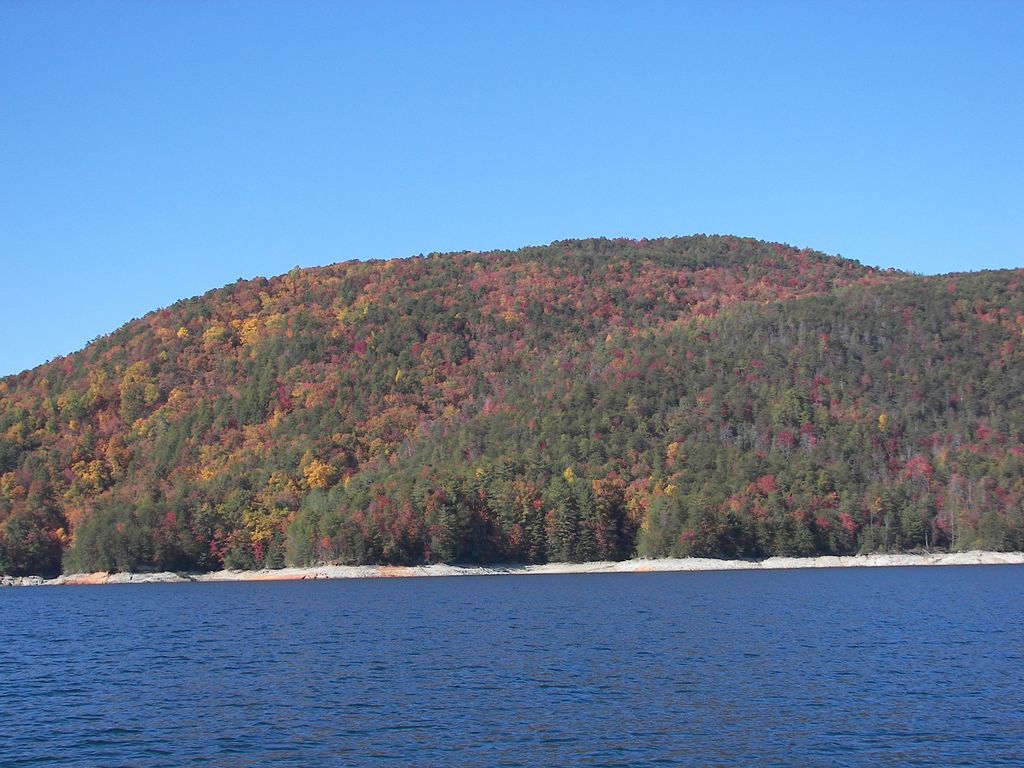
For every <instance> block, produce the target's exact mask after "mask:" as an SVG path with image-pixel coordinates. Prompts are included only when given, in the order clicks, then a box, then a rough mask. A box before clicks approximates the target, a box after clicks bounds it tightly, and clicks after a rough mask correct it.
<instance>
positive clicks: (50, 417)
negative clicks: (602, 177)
mask: <svg viewBox="0 0 1024 768" xmlns="http://www.w3.org/2000/svg"><path fill="white" fill-rule="evenodd" d="M1022 280H1024V272H1022V271H1019V270H1018V271H1012V272H1011V271H1007V272H991V273H977V274H967V275H956V276H947V277H935V278H923V277H915V276H910V275H905V274H902V273H897V272H891V271H890V272H879V271H877V270H872V269H868V268H865V267H862V266H860V265H859V264H857V263H855V262H849V261H845V260H842V259H838V258H833V257H828V256H825V255H823V254H820V253H816V252H812V251H797V250H794V249H791V248H788V247H784V246H780V245H772V244H766V243H761V242H757V241H753V240H745V239H738V238H730V237H703V236H699V237H686V238H672V239H662V240H651V241H640V242H634V241H608V240H584V241H566V242H559V243H554V244H552V245H551V246H548V247H543V248H525V249H522V250H519V251H515V252H505V251H503V252H493V253H479V254H478V253H458V254H447V255H431V256H429V257H426V258H422V257H421V258H411V259H403V260H396V261H387V262H348V263H343V264H337V265H334V266H331V267H324V268H318V269H308V270H293V271H292V272H290V273H288V274H287V275H282V276H280V277H276V278H273V279H271V280H262V279H259V280H252V281H240V282H238V283H236V284H234V285H230V286H227V287H225V288H222V289H219V290H216V291H211V292H210V293H208V294H206V295H205V296H202V297H200V298H196V299H190V300H187V301H182V302H179V303H178V304H175V305H174V306H172V307H170V308H167V309H164V310H160V311H158V312H154V313H151V314H150V315H147V316H146V317H144V318H142V319H140V320H136V321H133V322H131V323H129V324H127V325H126V326H124V327H123V328H121V329H120V330H118V331H116V332H115V333H113V334H111V335H110V336H107V337H104V338H102V339H99V340H97V341H96V342H94V343H92V344H90V345H89V346H88V347H87V348H86V349H84V350H83V351H81V352H79V353H77V354H74V355H71V356H69V357H67V358H63V359H59V360H55V361H53V362H51V363H49V364H47V365H44V366H41V367H39V368H37V369H35V370H32V371H28V372H25V373H23V374H21V375H19V376H14V377H8V378H6V379H3V380H2V381H0V397H2V399H0V572H6V573H13V574H26V573H53V572H56V571H59V570H61V568H64V569H72V570H80V569H90V570H91V569H105V570H111V569H118V570H139V569H146V568H160V569H173V570H185V569H190V570H191V569H195V570H204V569H212V568H220V567H224V566H228V567H254V566H262V565H267V566H276V565H282V564H284V563H285V562H286V561H287V562H292V563H296V564H307V563H312V562H321V561H334V562H345V563H419V562H430V561H438V560H441V561H447V562H494V561H530V562H537V561H544V560H586V559H598V558H612V559H615V558H625V557H628V556H631V555H633V554H636V553H638V552H639V553H640V554H642V555H684V554H699V555H711V556H721V557H758V556H764V555H769V554H813V553H828V552H831V553H849V552H855V551H863V550H880V549H885V550H895V549H910V548H916V547H936V548H963V547H977V546H981V547H986V548H991V549H1006V548H1021V547H1022V546H1024V519H1022V518H1024V402H1022V397H1024V366H1022V365H1021V363H1022V349H1024V337H1022V332H1024V291H1022V289H1021V286H1022Z"/></svg>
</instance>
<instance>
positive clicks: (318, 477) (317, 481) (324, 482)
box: [302, 459, 335, 489]
mask: <svg viewBox="0 0 1024 768" xmlns="http://www.w3.org/2000/svg"><path fill="white" fill-rule="evenodd" d="M302 474H303V477H305V478H306V485H307V486H308V487H309V488H311V489H314V488H327V487H329V486H330V485H331V484H332V483H333V482H334V477H335V473H334V467H332V466H331V465H330V464H327V463H326V462H323V461H320V460H319V459H313V460H312V461H311V462H309V464H308V465H306V469H305V470H304V471H303V473H302Z"/></svg>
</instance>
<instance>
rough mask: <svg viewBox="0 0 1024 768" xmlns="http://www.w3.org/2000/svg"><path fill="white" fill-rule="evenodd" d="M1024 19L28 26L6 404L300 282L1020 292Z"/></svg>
mask: <svg viewBox="0 0 1024 768" xmlns="http://www.w3.org/2000/svg"><path fill="white" fill-rule="evenodd" d="M1022 41H1024V3H1022V2H1018V1H1016V0H1015V1H1013V2H988V3H985V2H953V3H948V2H947V3H943V2H936V1H929V2H899V1H896V0H894V1H892V2H888V1H887V2H867V1H860V0H858V1H856V2H854V1H853V0H851V1H850V2H801V3H785V2H774V1H773V2H767V1H765V2H758V1H755V0H750V1H748V2H728V1H723V0H715V1H714V2H698V1H697V0H687V1H686V2H666V3H659V2H632V1H629V2H627V0H621V2H614V3H604V2H598V1H597V0H588V1H587V2H578V3H574V2H564V1H563V0H560V1H559V2H489V1H488V2H485V1H481V2H433V1H432V2H427V1H426V0H418V1H417V2H381V1H380V0H373V1H372V2H370V1H369V0H368V1H367V2H361V3H356V2H343V1H342V0H332V1H331V2H314V1H312V0H303V1H302V2H292V1H291V0H287V1H282V2H270V1H269V0H246V1H245V2H232V1H231V0H216V2H209V1H208V0H197V1H195V2H188V1H186V0H177V1H175V2H171V1H170V0H167V1H165V2H135V1H127V0H126V1H125V2H104V1H103V0H91V1H90V2H71V1H70V0H65V1H61V2H56V1H52V2H48V1H47V0H5V1H4V2H0V266H2V274H3V287H4V290H3V299H2V301H0V323H2V326H3V334H2V336H0V374H7V373H14V372H17V371H19V370H21V369H23V368H27V367H31V366H34V365H37V364H39V363H42V362H44V361H45V360H47V359H49V358H51V357H54V356H57V355H61V354H66V353H69V352H72V351H75V350H77V349H80V348H81V347H82V346H84V344H85V343H86V342H87V341H89V340H90V339H92V338H94V337H96V336H98V335H101V334H105V333H108V332H110V331H112V330H114V329H115V328H117V327H118V326H120V325H122V324H123V323H125V322H127V321H128V320H130V319H132V318H134V317H138V316H141V315H143V314H145V313H146V312H148V311H150V310H152V309H156V308H158V307H162V306H166V305H168V304H171V303H173V302H174V301H176V300H177V299H179V298H185V297H188V296H193V295H196V294H199V293H203V292H205V291H206V290H208V289H210V288H215V287H219V286H221V285H224V284H226V283H229V282H233V281H234V280H235V279H237V278H239V277H245V278H248V277H253V276H256V275H264V276H270V275H274V274H279V273H281V272H285V271H287V270H288V269H290V268H291V267H293V266H296V265H300V266H311V265H317V264H327V263H332V262H336V261H342V260H347V259H354V258H358V259H363V258H391V257H396V256H408V255H411V254H417V253H428V252H431V251H449V250H463V249H471V250H482V249H492V248H516V247H519V246H523V245H537V244H545V243H548V242H551V241H552V240H557V239H562V238H568V237H587V236H602V235H603V236H608V237H615V236H628V237H658V236H665V235H683V234H692V233H697V232H705V233H723V234H724V233H729V234H737V235H748V236H752V237H757V238H761V239H765V240H773V241H780V242H786V243H790V244H792V245H797V246H809V247H813V248H817V249H820V250H823V251H826V252H829V253H839V254H842V255H844V256H847V257H850V258H855V259H858V260H860V261H862V262H864V263H866V264H873V265H881V266H893V267H897V268H901V269H908V270H913V271H916V272H922V273H937V272H947V271H954V270H971V269H981V268H1000V267H1016V266H1024V253H1022V248H1021V243H1022V237H1021V229H1022V225H1024V192H1022V187H1024V42H1022Z"/></svg>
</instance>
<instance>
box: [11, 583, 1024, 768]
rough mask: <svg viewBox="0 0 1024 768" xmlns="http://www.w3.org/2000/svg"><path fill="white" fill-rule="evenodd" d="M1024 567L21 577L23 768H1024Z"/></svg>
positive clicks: (18, 705) (17, 640)
mask: <svg viewBox="0 0 1024 768" xmlns="http://www.w3.org/2000/svg"><path fill="white" fill-rule="evenodd" d="M1022 598H1024V567H1017V566H997V567H963V568H907V569H870V570H868V569H850V570H829V571H823V570H817V571H780V572H732V573H730V572H719V573H675V574H623V575H590V576H519V577H470V578H437V579H401V580H366V581H331V582H322V581H321V582H278V583H234V584H181V585H174V584H170V585H143V586H140V585H133V586H103V587H63V588H25V589H5V590H0V764H2V765H4V766H9V767H13V766H29V765H33V766H34V765H57V764H60V765H66V766H79V765H80V766H108V765H109V766H115V765H116V766H122V765H124V766H180V765H212V766H253V765H295V766H319V765H324V766H329V765H339V766H340V765H480V766H498V765H507V766H514V765H526V766H537V765H610V766H611V765H658V764H662V765H751V764H757V765H863V766H874V765H879V764H888V765H896V764H899V765H935V764H941V765H998V764H1006V765H1011V764H1012V765H1021V764H1022V763H1024V693H1022V691H1024V686H1022V682H1024V681H1022V677H1024V599H1022Z"/></svg>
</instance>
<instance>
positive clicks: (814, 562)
mask: <svg viewBox="0 0 1024 768" xmlns="http://www.w3.org/2000/svg"><path fill="white" fill-rule="evenodd" d="M954 565H1024V552H983V551H978V550H974V551H970V552H951V553H935V554H917V555H911V554H898V555H892V554H872V555H844V556H838V555H824V556H821V557H769V558H767V559H765V560H714V559H710V558H701V557H688V558H659V559H652V560H647V559H633V560H622V561H619V562H606V561H605V562H588V563H546V564H543V565H445V564H435V565H412V566H404V565H315V566H304V567H301V568H299V567H288V568H280V569H275V570H259V571H211V572H209V573H173V572H170V571H165V572H163V573H107V572H105V571H99V572H97V573H73V574H64V575H61V576H57V577H56V578H53V579H44V578H42V577H41V576H2V577H0V586H4V587H21V586H82V585H96V584H188V583H194V582H226V581H315V580H324V579H375V578H410V577H413V578H415V577H425V576H426V577H431V576H433V577H436V576H531V575H555V574H580V573H679V572H693V571H758V570H790V569H797V568H894V567H897V568H898V567H913V566H954Z"/></svg>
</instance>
